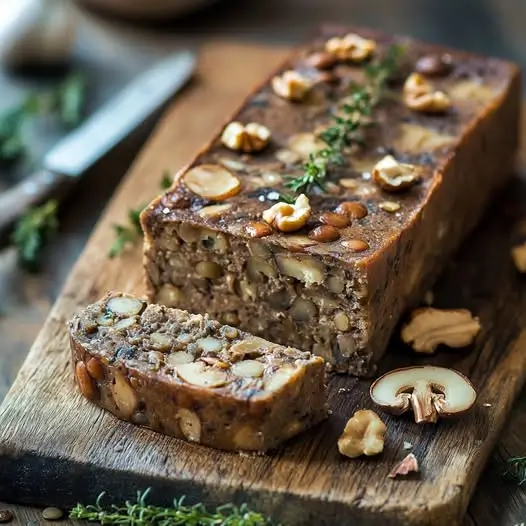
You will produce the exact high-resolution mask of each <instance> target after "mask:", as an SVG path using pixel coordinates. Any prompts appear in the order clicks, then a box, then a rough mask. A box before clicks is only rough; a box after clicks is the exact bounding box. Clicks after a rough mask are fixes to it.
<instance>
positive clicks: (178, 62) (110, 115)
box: [0, 51, 196, 232]
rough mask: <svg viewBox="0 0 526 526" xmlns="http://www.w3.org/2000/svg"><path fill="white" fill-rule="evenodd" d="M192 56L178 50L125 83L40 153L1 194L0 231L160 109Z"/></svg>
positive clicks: (60, 191) (61, 189) (182, 80)
mask: <svg viewBox="0 0 526 526" xmlns="http://www.w3.org/2000/svg"><path fill="white" fill-rule="evenodd" d="M195 65H196V57H195V54H194V53H193V52H191V51H182V52H179V53H176V54H174V55H171V56H170V57H168V58H166V59H164V60H162V61H160V62H159V63H157V64H156V65H155V66H154V67H153V68H151V69H149V70H147V71H146V72H145V73H142V74H141V75H140V76H139V77H137V78H136V79H135V80H133V81H132V82H131V83H130V84H128V85H127V86H126V87H125V88H124V89H123V90H122V91H121V92H120V93H118V94H117V95H116V96H115V97H114V98H112V99H111V100H110V101H109V102H107V103H106V104H104V105H103V106H102V107H101V108H100V109H99V110H98V111H97V112H96V113H94V114H93V115H92V116H91V117H89V118H88V119H87V120H86V121H85V122H84V123H83V124H81V125H80V127H79V128H77V129H76V130H75V131H73V132H72V133H71V134H69V135H67V136H66V137H65V138H64V139H62V140H60V141H59V143H58V144H57V145H56V146H54V147H53V148H52V149H51V150H50V151H49V152H48V153H47V154H46V155H45V157H44V160H43V163H42V169H40V170H38V171H36V172H35V173H33V174H31V175H29V176H28V177H26V178H25V179H24V180H23V181H21V182H20V183H18V184H17V185H15V186H13V187H11V188H10V189H8V190H6V191H5V192H2V193H0V232H1V231H4V230H6V229H7V228H8V227H9V226H11V225H12V223H13V222H14V221H16V220H17V219H18V218H19V217H20V216H21V215H22V214H23V213H24V212H25V211H26V210H27V209H28V208H29V207H31V206H33V205H35V204H38V203H40V202H42V201H43V200H45V199H47V198H50V197H57V198H58V197H63V196H64V195H65V194H66V193H67V191H68V190H69V189H70V188H71V187H72V186H73V185H74V184H75V182H76V181H77V180H78V178H79V177H80V176H81V175H82V174H83V173H85V172H86V170H88V169H89V168H90V167H92V166H93V165H94V164H95V163H96V162H97V161H98V160H99V159H101V158H102V157H103V156H104V155H105V154H107V153H108V152H109V151H111V150H112V149H113V148H114V147H115V146H117V145H118V144H119V143H120V142H121V141H122V140H123V139H125V138H126V137H127V136H128V135H129V134H130V133H131V132H132V131H133V130H134V129H135V128H137V127H138V126H139V125H140V124H141V123H143V122H144V121H145V120H146V119H147V118H148V117H149V116H150V115H152V114H153V113H154V112H155V111H156V110H158V109H160V108H161V107H162V106H163V105H164V104H165V103H166V102H167V101H168V100H169V99H170V98H171V97H172V96H173V95H174V94H175V93H177V92H178V91H179V90H180V89H181V88H182V87H183V86H184V85H185V84H186V82H187V81H188V80H189V79H190V77H191V76H192V73H193V72H194V70H195Z"/></svg>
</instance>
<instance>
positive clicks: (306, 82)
mask: <svg viewBox="0 0 526 526" xmlns="http://www.w3.org/2000/svg"><path fill="white" fill-rule="evenodd" d="M312 86H313V82H312V80H310V79H308V78H307V77H304V76H303V75H301V74H300V73H298V72H297V71H294V70H289V71H285V72H284V73H282V74H281V75H277V76H275V77H273V78H272V89H273V90H274V93H275V94H276V95H278V97H281V98H283V99H287V100H292V101H300V100H303V99H304V98H305V97H306V96H307V94H308V93H309V91H310V90H311V89H312Z"/></svg>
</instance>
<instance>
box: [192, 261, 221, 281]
mask: <svg viewBox="0 0 526 526" xmlns="http://www.w3.org/2000/svg"><path fill="white" fill-rule="evenodd" d="M195 271H196V272H197V273H198V274H199V275H200V276H202V277H203V278H207V279H217V278H220V277H221V276H222V275H223V269H222V268H221V265H219V264H217V263H214V262H213V261H200V262H199V263H198V264H197V265H196V267H195Z"/></svg>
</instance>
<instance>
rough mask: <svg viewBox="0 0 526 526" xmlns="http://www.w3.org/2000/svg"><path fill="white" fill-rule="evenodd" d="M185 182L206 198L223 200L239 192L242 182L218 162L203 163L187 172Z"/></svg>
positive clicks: (193, 190) (184, 176) (190, 188)
mask: <svg viewBox="0 0 526 526" xmlns="http://www.w3.org/2000/svg"><path fill="white" fill-rule="evenodd" d="M182 181H183V183H184V184H185V185H186V187H187V188H188V189H189V190H191V191H192V192H193V193H194V194H197V195H198V196H200V197H203V198H204V199H211V200H214V201H223V200H224V199H228V198H229V197H232V196H234V195H236V194H238V193H239V191H240V190H241V182H240V181H239V179H238V178H237V177H236V176H235V175H234V174H233V173H231V172H229V171H228V170H227V169H226V168H223V167H222V166H219V165H217V164H201V165H199V166H195V167H194V168H192V169H190V170H189V171H188V172H186V173H185V174H184V175H183V177H182Z"/></svg>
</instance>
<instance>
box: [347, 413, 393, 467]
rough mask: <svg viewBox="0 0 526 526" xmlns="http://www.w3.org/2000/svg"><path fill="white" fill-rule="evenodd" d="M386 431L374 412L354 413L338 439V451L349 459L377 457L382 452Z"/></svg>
mask: <svg viewBox="0 0 526 526" xmlns="http://www.w3.org/2000/svg"><path fill="white" fill-rule="evenodd" d="M386 431H387V427H386V426H385V424H384V423H383V422H382V420H381V419H380V417H379V416H378V415H377V414H376V413H375V412H374V411H370V410H364V409H362V410H360V411H356V413H354V415H353V417H352V418H351V419H350V420H349V421H348V422H347V424H346V426H345V429H344V430H343V433H342V435H341V436H340V438H339V439H338V449H339V451H340V453H341V454H342V455H345V456H346V457H349V458H356V457H359V456H361V455H366V456H372V455H378V454H379V453H381V452H382V451H383V450H384V440H385V432H386Z"/></svg>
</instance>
